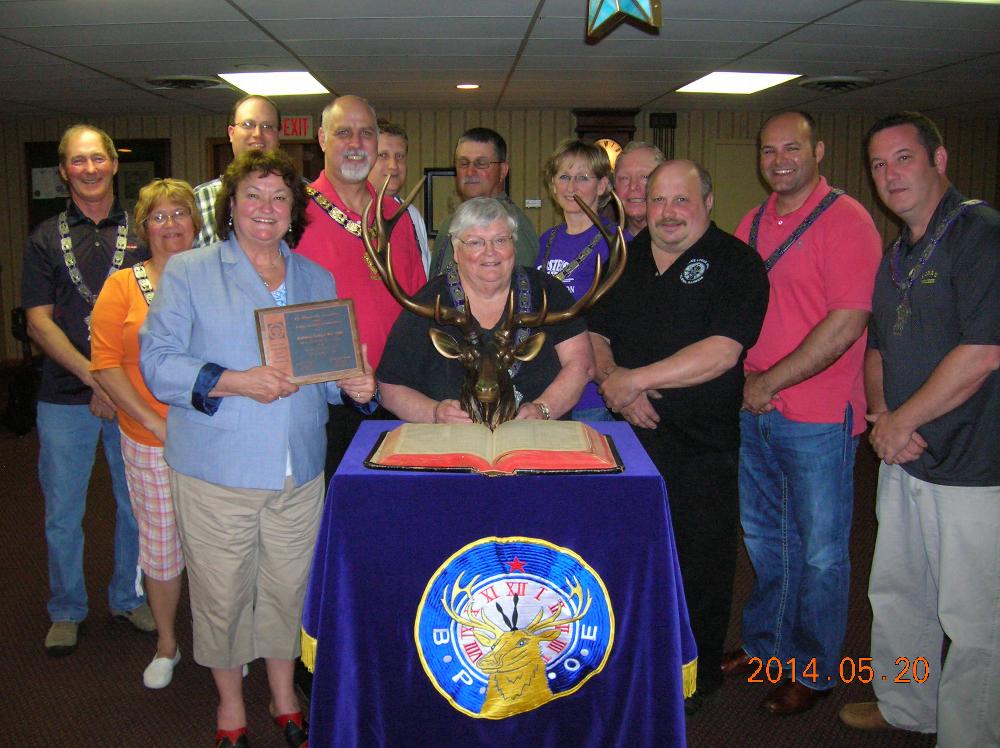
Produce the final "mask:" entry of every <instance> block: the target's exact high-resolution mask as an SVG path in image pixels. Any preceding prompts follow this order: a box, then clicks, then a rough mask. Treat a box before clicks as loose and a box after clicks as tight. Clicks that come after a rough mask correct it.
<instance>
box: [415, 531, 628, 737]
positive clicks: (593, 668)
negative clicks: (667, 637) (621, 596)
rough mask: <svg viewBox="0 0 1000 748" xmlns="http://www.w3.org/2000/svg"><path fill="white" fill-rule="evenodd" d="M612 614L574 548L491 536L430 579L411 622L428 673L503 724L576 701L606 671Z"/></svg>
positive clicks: (470, 710)
mask: <svg viewBox="0 0 1000 748" xmlns="http://www.w3.org/2000/svg"><path fill="white" fill-rule="evenodd" d="M614 636H615V616H614V612H613V610H612V607H611V598H610V597H609V595H608V590H607V588H606V587H605V585H604V582H603V580H602V579H601V578H600V576H599V575H598V573H597V571H596V570H594V568H593V567H591V566H590V565H589V564H588V563H587V562H586V561H585V560H584V559H583V558H581V557H580V556H578V555H577V554H576V553H575V552H573V551H572V550H570V549H569V548H563V547H560V546H557V545H554V544H552V543H549V542H548V541H546V540H542V539H539V538H529V537H521V536H518V537H505V538H498V537H487V538H481V539H480V540H477V541H474V542H472V543H470V544H468V545H467V546H465V547H464V548H462V549H460V550H459V551H457V552H456V553H455V554H453V555H452V556H451V558H449V559H448V560H447V561H445V562H444V563H443V564H442V565H441V567H440V568H439V569H438V570H437V572H436V573H435V574H434V576H432V577H431V579H430V581H429V582H428V583H427V587H426V589H425V590H424V595H423V598H422V599H421V601H420V604H419V606H418V609H417V617H416V620H415V622H414V637H415V640H416V645H417V650H418V653H419V656H420V662H421V664H422V665H423V666H424V672H425V673H426V674H427V677H428V678H429V679H430V681H431V683H432V684H433V686H434V688H435V689H437V691H438V693H440V694H441V695H442V696H444V697H445V699H447V700H448V702H449V703H450V704H451V705H452V706H453V707H454V708H455V709H457V710H458V711H460V712H462V713H464V714H466V715H468V716H470V717H475V718H485V719H504V718H506V717H510V716H513V715H515V714H521V713H523V712H526V711H531V710H533V709H537V708H538V707H540V706H542V705H544V704H546V703H548V702H549V701H552V700H553V699H558V698H561V697H563V696H569V695H570V694H573V693H575V692H576V691H578V690H580V689H581V688H582V687H583V686H584V684H585V683H586V682H587V681H589V680H590V679H591V678H592V677H593V676H595V675H597V674H598V673H599V672H601V670H602V669H603V668H604V665H605V663H606V662H607V660H608V656H609V655H610V654H611V648H612V646H613V643H614Z"/></svg>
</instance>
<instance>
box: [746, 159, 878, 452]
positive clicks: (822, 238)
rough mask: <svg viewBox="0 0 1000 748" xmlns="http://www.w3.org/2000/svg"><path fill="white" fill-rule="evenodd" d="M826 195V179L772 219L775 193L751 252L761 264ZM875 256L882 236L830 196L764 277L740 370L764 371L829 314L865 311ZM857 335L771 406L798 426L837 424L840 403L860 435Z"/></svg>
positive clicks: (848, 202)
mask: <svg viewBox="0 0 1000 748" xmlns="http://www.w3.org/2000/svg"><path fill="white" fill-rule="evenodd" d="M828 192H830V185H829V184H827V182H826V179H825V178H823V177H820V180H819V184H817V185H816V188H815V189H814V190H813V191H812V193H811V194H810V195H809V197H808V198H806V201H805V202H804V203H803V204H802V205H801V206H800V207H799V208H798V209H797V210H794V211H792V212H791V213H789V214H787V215H778V213H777V211H776V209H775V206H776V202H777V195H775V194H772V195H771V196H770V197H769V198H768V200H767V203H766V205H765V209H764V214H763V216H762V217H761V222H760V229H759V231H758V234H757V247H756V249H757V251H758V253H759V254H760V256H761V257H762V258H763V259H764V260H765V261H766V260H767V258H768V257H770V256H771V255H772V254H774V252H775V251H776V250H777V249H778V247H780V246H781V244H782V243H783V242H784V241H785V240H786V239H787V238H788V237H789V236H790V235H791V234H792V232H793V231H795V229H796V228H798V226H799V224H801V223H802V222H803V221H804V220H805V219H806V218H807V217H808V215H809V214H810V213H812V211H813V209H814V208H815V207H816V206H817V205H819V203H820V201H822V199H823V198H824V197H825V196H826V195H827V193H828ZM757 210H758V209H757V208H754V209H753V210H751V211H750V212H749V213H747V215H746V216H745V217H744V218H743V220H742V221H741V222H740V225H739V227H738V228H737V229H736V236H737V237H738V238H739V239H741V240H743V241H749V236H750V226H751V224H752V223H753V217H754V215H756V213H757ZM881 258H882V239H881V237H880V236H879V234H878V231H877V230H876V229H875V224H874V222H873V221H872V218H871V216H870V215H869V214H868V211H866V210H865V209H864V207H863V206H862V205H861V204H860V203H859V202H858V201H857V200H855V199H854V198H852V197H850V196H848V195H841V196H840V197H838V198H837V199H836V200H835V201H834V202H833V203H832V204H831V205H830V206H829V207H828V208H827V209H826V210H825V211H824V212H823V214H822V215H821V216H820V217H819V218H818V219H817V220H816V222H815V223H813V224H812V225H811V226H810V227H809V228H808V229H806V231H805V233H804V234H802V236H801V237H799V239H798V240H797V241H796V242H795V244H794V245H793V246H792V247H791V248H789V250H788V251H787V252H786V253H785V254H784V255H783V256H782V257H781V259H780V260H778V262H777V263H776V264H775V265H774V266H773V267H772V269H771V272H770V273H769V274H768V279H769V280H770V282H771V297H770V301H769V303H768V307H767V316H766V317H765V318H764V328H763V330H761V333H760V340H759V341H758V342H757V345H755V346H754V347H753V348H751V349H750V351H749V352H748V353H747V359H746V370H747V371H752V372H758V371H767V370H768V369H770V368H771V367H772V366H774V365H775V364H776V363H778V362H779V361H781V360H782V359H783V358H785V357H786V356H788V355H789V354H790V353H792V352H793V351H794V350H795V349H796V348H798V347H799V345H801V343H802V341H803V340H805V338H806V336H807V335H809V333H810V332H812V330H813V328H814V327H816V325H818V324H819V323H820V322H822V321H823V320H824V319H825V318H826V316H827V315H828V314H829V313H830V312H831V311H833V310H835V309H857V310H863V311H870V310H871V294H872V284H873V283H874V281H875V271H876V269H877V268H878V264H879V262H880V261H881ZM864 353H865V336H864V335H862V336H861V337H860V338H859V339H858V340H856V341H855V342H854V344H853V345H851V346H850V347H849V348H848V349H847V351H845V352H844V354H843V355H841V357H840V358H838V359H837V360H836V361H834V362H833V363H832V364H830V366H828V367H827V368H825V369H823V371H821V372H819V373H817V374H815V375H813V376H811V377H809V378H808V379H806V380H805V381H803V382H799V383H798V384H795V385H792V386H791V387H787V388H786V389H784V390H782V391H781V392H779V393H778V398H777V400H776V401H775V408H777V410H778V412H780V413H781V414H782V415H783V416H784V417H785V418H787V419H789V420H791V421H799V422H803V423H842V422H843V420H844V413H845V411H846V409H847V406H848V404H850V405H851V408H852V410H853V413H854V429H853V433H855V434H859V433H861V432H862V431H864V430H865V417H864V416H865V408H866V406H865V392H864V383H863V381H862V365H863V362H864Z"/></svg>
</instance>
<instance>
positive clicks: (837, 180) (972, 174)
mask: <svg viewBox="0 0 1000 748" xmlns="http://www.w3.org/2000/svg"><path fill="white" fill-rule="evenodd" d="M313 114H315V115H316V123H317V126H318V112H315V113H313ZM379 114H380V116H384V117H387V118H389V119H391V120H392V121H394V122H397V123H398V124H400V125H402V126H403V127H404V128H406V130H407V132H408V134H409V138H410V156H409V173H410V180H409V181H410V183H411V184H413V183H415V181H416V179H418V178H419V176H420V175H421V174H422V173H423V169H424V168H426V167H442V166H448V165H450V164H451V161H452V154H453V149H454V143H455V140H456V139H457V138H458V136H459V135H460V134H461V133H462V132H463V131H464V130H466V129H468V128H469V127H474V126H479V125H481V126H485V127H492V128H493V129H495V130H497V131H498V132H500V133H502V134H503V135H504V137H505V138H506V139H507V142H508V144H509V146H510V161H511V196H512V197H513V199H514V200H515V201H516V202H517V203H518V204H519V205H522V206H523V205H524V200H525V199H526V198H540V199H541V200H542V208H541V209H537V210H534V209H533V210H528V211H526V212H527V214H528V216H529V217H531V218H532V220H533V221H534V222H535V225H536V228H537V229H544V228H547V227H548V226H551V225H552V224H553V223H555V221H556V220H557V218H556V213H555V210H554V209H553V207H552V204H551V202H550V201H549V199H548V196H547V192H546V190H545V188H544V186H543V185H542V183H541V171H542V167H543V165H544V163H545V159H546V158H547V157H548V154H549V153H550V152H551V151H552V150H553V149H554V148H555V145H556V144H557V143H558V142H559V141H560V140H561V139H562V138H565V137H571V136H573V135H574V126H575V123H574V120H573V116H572V114H571V113H570V112H569V111H568V110H539V109H529V110H500V111H493V110H464V109H463V110H417V109H405V110H404V109H400V110H393V109H390V110H387V111H382V112H380V113H379ZM763 117H764V115H763V114H762V113H758V112H723V111H701V112H681V113H678V122H677V131H676V140H675V142H676V148H675V155H676V156H678V157H686V158H692V159H695V160H698V161H703V162H710V161H711V158H710V157H711V155H712V153H713V149H714V143H715V141H716V140H720V139H723V140H739V139H745V140H748V141H752V140H754V139H755V138H756V135H757V130H758V128H759V127H760V123H761V121H762V119H763ZM817 119H818V121H819V129H820V133H821V137H822V139H823V140H824V141H825V142H826V146H827V151H826V154H827V155H826V158H825V159H824V162H823V164H822V166H821V171H822V172H823V174H824V175H825V176H826V177H827V179H829V181H830V182H831V184H834V185H836V186H839V187H842V188H844V189H846V190H847V191H848V192H849V193H850V194H851V195H853V196H855V197H857V198H858V199H859V200H860V201H861V202H862V203H863V204H864V205H865V206H866V207H868V209H869V210H870V211H871V212H872V215H873V217H874V218H875V222H876V225H877V226H878V227H879V230H880V231H881V232H882V233H883V236H885V237H886V239H887V240H888V239H889V238H890V237H892V236H894V235H895V233H896V226H895V224H894V223H893V222H892V221H891V220H890V219H889V218H888V216H887V214H886V213H885V211H884V210H883V209H882V207H881V206H880V205H879V204H878V202H877V200H876V199H875V196H874V194H873V192H872V189H871V184H870V180H869V179H868V175H867V171H866V169H865V165H864V160H863V155H862V153H861V138H862V137H863V135H864V132H865V130H866V129H867V127H868V126H869V124H870V123H871V121H872V119H873V118H872V117H870V116H868V115H865V114H856V113H831V114H822V115H819V116H818V118H817ZM70 124H73V120H70V119H66V118H51V119H44V120H39V119H22V118H0V128H2V131H3V133H4V136H5V137H4V138H3V142H2V143H0V169H2V173H0V234H2V235H3V236H5V237H7V241H6V242H5V243H4V245H3V247H2V248H0V311H2V315H3V317H2V319H0V359H10V358H15V357H16V356H18V354H19V349H18V347H17V345H16V344H15V341H14V340H13V339H12V338H11V337H10V329H9V328H10V325H9V320H10V309H11V308H12V307H14V306H16V305H17V304H18V303H19V302H20V295H21V293H20V283H21V262H22V257H21V255H22V252H23V248H24V242H25V239H26V237H27V233H28V229H29V227H28V226H27V225H26V224H27V201H28V192H29V177H28V174H27V173H26V167H25V162H24V144H25V143H27V142H34V141H52V140H58V139H59V137H60V135H61V134H62V131H63V130H64V129H65V128H66V127H68V126H69V125H70ZM95 124H97V125H98V126H100V127H103V128H104V129H106V130H107V131H108V132H109V133H111V135H112V137H116V138H170V139H171V169H172V174H171V176H174V177H180V178H184V179H187V180H188V181H190V182H192V183H193V184H195V183H198V182H199V181H202V180H204V179H206V178H208V177H210V176H211V174H210V173H209V172H210V164H209V162H208V148H207V145H206V144H207V141H208V139H209V138H218V137H220V136H223V135H224V133H225V126H226V117H225V116H224V115H221V116H190V117H142V116H134V117H116V118H108V119H103V120H96V121H95ZM636 124H637V131H636V137H637V138H640V139H647V140H648V139H650V138H651V133H650V131H649V129H648V116H647V114H646V113H645V112H643V113H640V115H639V117H638V118H637V121H636ZM938 125H939V126H940V127H941V129H942V132H943V134H944V138H945V143H946V145H947V146H948V151H949V155H950V159H949V166H948V173H949V175H950V177H951V179H952V181H954V182H955V184H956V185H957V186H958V187H959V189H961V190H962V191H963V192H964V193H965V194H967V195H969V196H970V197H980V198H983V199H985V200H987V201H989V202H991V203H993V204H994V205H996V204H997V193H998V191H1000V184H998V182H1000V118H996V117H994V118H977V119H962V118H944V119H940V120H938ZM747 207H748V208H749V206H747Z"/></svg>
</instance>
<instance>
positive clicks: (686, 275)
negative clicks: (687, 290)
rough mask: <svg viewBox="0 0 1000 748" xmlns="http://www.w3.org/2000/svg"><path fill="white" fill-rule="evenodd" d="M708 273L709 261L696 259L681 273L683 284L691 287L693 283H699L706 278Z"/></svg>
mask: <svg viewBox="0 0 1000 748" xmlns="http://www.w3.org/2000/svg"><path fill="white" fill-rule="evenodd" d="M707 271H708V260H700V259H694V260H691V261H690V262H689V263H688V264H687V267H686V268H684V270H682V271H681V283H687V284H688V285H691V284H692V283H698V282H700V281H701V279H702V278H704V277H705V273H706V272H707Z"/></svg>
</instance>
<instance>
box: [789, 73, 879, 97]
mask: <svg viewBox="0 0 1000 748" xmlns="http://www.w3.org/2000/svg"><path fill="white" fill-rule="evenodd" d="M872 83H874V81H873V80H872V79H871V78H865V77H864V76H861V75H824V76H820V77H815V78H803V79H802V80H800V81H799V85H800V86H802V87H803V88H810V89H812V90H814V91H822V92H823V93H846V92H848V91H857V90H858V89H859V88H867V87H868V86H870V85H872Z"/></svg>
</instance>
